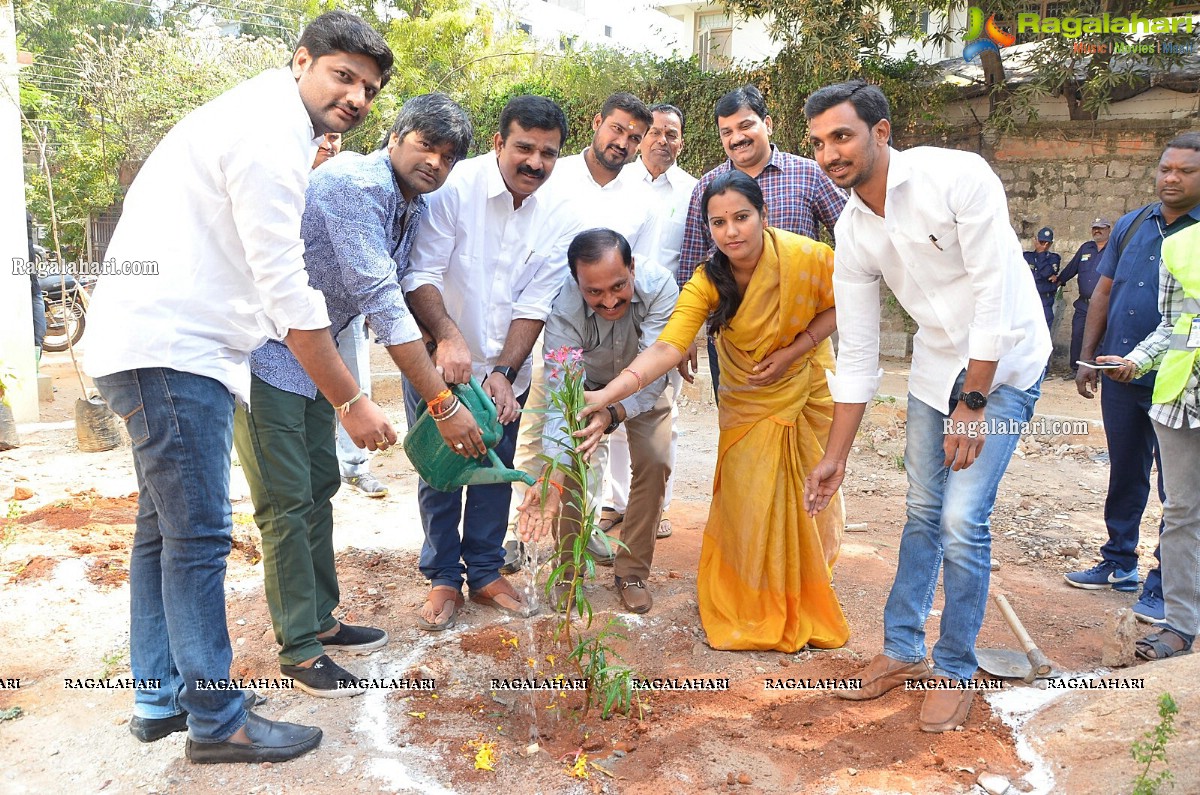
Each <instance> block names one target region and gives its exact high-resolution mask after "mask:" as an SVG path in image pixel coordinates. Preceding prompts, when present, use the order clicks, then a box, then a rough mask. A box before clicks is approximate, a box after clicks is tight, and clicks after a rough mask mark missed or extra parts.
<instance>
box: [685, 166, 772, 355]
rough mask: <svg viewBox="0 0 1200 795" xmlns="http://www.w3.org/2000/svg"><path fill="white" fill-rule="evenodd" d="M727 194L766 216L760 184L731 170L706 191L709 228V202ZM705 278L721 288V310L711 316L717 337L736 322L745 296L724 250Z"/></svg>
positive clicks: (702, 211) (706, 270)
mask: <svg viewBox="0 0 1200 795" xmlns="http://www.w3.org/2000/svg"><path fill="white" fill-rule="evenodd" d="M727 191H734V192H735V193H740V194H742V196H744V197H746V200H747V201H749V202H750V204H751V206H753V207H754V209H755V210H757V211H758V214H759V215H760V216H761V215H763V213H764V212H765V210H766V202H765V201H764V200H763V194H762V188H760V187H758V182H757V181H755V180H754V178H752V177H749V176H747V175H746V174H745V173H743V172H741V171H738V170H737V169H735V168H731V169H730V170H729V171H726V172H725V173H724V174H722V175H721V176H719V177H717V178H716V179H714V180H713V181H712V182H710V183H709V184H708V187H707V188H705V189H704V195H703V197H702V198H701V199H700V216H701V217H702V218H703V219H704V223H705V224H706V225H707V224H708V202H709V199H711V198H712V197H714V196H720V195H721V194H722V193H725V192H727ZM704 274H705V275H706V276H708V280H709V281H710V282H712V285H713V287H715V288H717V308H716V309H715V310H714V311H713V313H712V314H711V315H709V316H708V333H709V334H716V333H717V332H718V331H720V330H721V329H723V328H725V327H727V326H728V325H729V323H730V322H731V321H732V320H733V316H734V315H736V314H737V311H738V307H740V306H741V305H742V295H741V293H739V292H738V287H737V282H736V281H735V280H734V278H733V266H732V265H731V264H730V262H729V258H728V257H726V256H725V254H724V252H722V251H721V250H720V249H716V250H715V251H714V252H713V255H712V257H711V258H710V259H709V260H708V262H706V263H705V264H704Z"/></svg>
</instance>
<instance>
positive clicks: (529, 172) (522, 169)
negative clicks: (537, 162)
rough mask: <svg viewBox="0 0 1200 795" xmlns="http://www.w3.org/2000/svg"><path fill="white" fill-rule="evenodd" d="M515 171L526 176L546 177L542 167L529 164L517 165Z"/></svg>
mask: <svg viewBox="0 0 1200 795" xmlns="http://www.w3.org/2000/svg"><path fill="white" fill-rule="evenodd" d="M517 173H518V174H524V175H525V176H527V177H533V178H534V179H545V178H546V170H545V169H544V168H530V167H529V166H524V165H522V166H517Z"/></svg>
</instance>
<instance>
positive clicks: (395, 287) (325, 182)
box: [308, 174, 421, 345]
mask: <svg viewBox="0 0 1200 795" xmlns="http://www.w3.org/2000/svg"><path fill="white" fill-rule="evenodd" d="M323 176H324V175H322V174H317V175H315V176H314V178H313V185H312V189H311V190H309V202H310V204H311V205H312V206H311V207H310V208H309V210H308V212H319V213H321V215H322V216H323V219H322V220H323V221H324V225H325V230H326V234H327V235H328V236H329V242H330V245H331V247H332V250H333V252H334V258H335V260H336V264H335V266H336V267H337V268H338V270H339V271H340V274H341V281H342V284H343V285H344V286H345V288H346V291H347V292H348V293H349V294H350V296H351V297H352V298H353V299H354V302H355V303H356V304H357V306H358V308H359V311H360V313H361V314H364V315H366V316H367V320H368V322H369V323H370V326H371V331H372V332H374V334H375V336H376V338H378V340H379V341H380V342H381V343H383V344H384V345H401V344H403V343H406V342H413V341H415V340H419V339H421V331H420V329H419V328H418V327H417V322H416V320H415V319H414V318H413V316H412V313H411V312H410V311H409V309H408V304H407V303H405V301H404V291H403V290H402V289H401V288H400V280H399V278H398V277H397V272H396V262H395V260H393V259H392V256H391V253H390V251H389V248H390V234H391V229H392V226H393V224H394V222H395V220H396V219H395V217H394V215H395V210H394V208H393V207H392V206H391V204H392V200H389V197H387V196H385V195H384V192H383V190H382V189H380V188H378V187H377V186H370V187H368V188H366V189H364V188H363V186H361V185H357V184H355V182H354V180H353V179H338V178H335V177H330V178H323ZM339 176H340V175H339Z"/></svg>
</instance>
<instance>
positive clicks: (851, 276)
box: [825, 235, 883, 403]
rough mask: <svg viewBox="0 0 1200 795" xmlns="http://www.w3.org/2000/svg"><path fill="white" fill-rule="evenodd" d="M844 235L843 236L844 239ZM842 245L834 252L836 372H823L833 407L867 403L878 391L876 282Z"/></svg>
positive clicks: (880, 374)
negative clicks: (836, 337)
mask: <svg viewBox="0 0 1200 795" xmlns="http://www.w3.org/2000/svg"><path fill="white" fill-rule="evenodd" d="M845 237H846V235H843V238H845ZM848 248H849V244H846V243H843V245H842V246H840V247H838V248H837V249H836V250H835V251H834V255H833V258H834V266H833V297H834V306H836V307H837V321H838V323H837V325H838V352H837V372H836V373H832V372H830V371H829V370H826V371H825V376H826V379H827V380H828V382H829V391H830V394H831V395H832V396H833V400H834V402H836V403H868V402H870V400H871V398H873V397H875V393H876V392H878V391H879V384H880V383H881V382H882V381H883V369H882V368H881V367H880V366H879V282H880V276H879V274H877V273H871V272H868V271H866V270H864V269H862V268H860V267H858V264H857V263H856V262H855V261H854V260H853V259H852V257H851V256H850V254H849V253H848V251H847V249H848Z"/></svg>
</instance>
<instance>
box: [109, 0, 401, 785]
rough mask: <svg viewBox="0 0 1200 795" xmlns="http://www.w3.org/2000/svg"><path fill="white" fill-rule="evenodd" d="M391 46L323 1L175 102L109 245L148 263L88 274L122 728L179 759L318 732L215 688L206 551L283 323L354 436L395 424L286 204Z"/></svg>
mask: <svg viewBox="0 0 1200 795" xmlns="http://www.w3.org/2000/svg"><path fill="white" fill-rule="evenodd" d="M391 65H392V53H391V50H389V49H388V47H387V44H386V43H385V42H384V40H383V38H382V37H381V36H380V35H379V34H378V33H376V32H375V31H374V30H373V29H371V28H370V26H368V25H367V24H366V23H365V22H363V21H362V20H361V19H359V18H358V17H356V16H354V15H352V14H348V13H345V12H342V11H334V12H330V13H328V14H324V15H322V16H320V17H318V18H317V19H316V20H314V21H313V23H312V24H311V25H309V27H308V28H307V29H306V30H305V31H304V33H303V34H302V35H301V37H300V42H299V45H298V47H297V49H296V51H295V53H294V54H293V56H292V63H291V67H290V69H289V68H284V69H277V70H272V71H269V72H264V73H263V74H261V75H259V76H258V77H256V78H254V79H252V80H248V81H246V82H245V83H242V84H241V85H239V86H237V87H236V88H234V89H232V90H230V91H228V92H226V93H225V94H222V95H221V96H219V97H217V98H216V99H214V100H212V101H211V102H209V103H208V104H206V105H204V106H202V107H200V108H199V109H197V110H195V111H193V112H192V113H191V114H189V115H188V116H187V117H185V118H184V119H183V120H182V121H181V122H179V124H177V125H175V127H174V128H173V129H172V130H171V132H169V133H168V134H167V136H166V137H165V138H164V139H163V140H162V142H161V143H160V144H159V145H158V147H157V148H156V149H155V151H154V152H153V154H151V156H150V158H149V159H148V160H147V161H146V164H145V166H144V167H143V168H142V170H141V173H140V174H139V175H138V178H137V180H135V182H134V183H133V186H132V187H131V188H130V190H129V193H128V195H127V196H126V199H125V207H124V212H123V213H122V216H121V221H120V223H119V224H118V226H117V229H116V232H115V233H114V235H113V239H112V243H111V244H110V247H109V254H110V255H111V256H113V257H115V258H117V259H118V260H142V261H147V260H149V261H155V262H157V263H158V266H159V271H158V272H159V274H160V275H159V276H158V277H157V278H154V279H145V278H143V277H138V276H105V277H104V278H102V279H101V280H100V282H99V284H98V286H97V288H96V294H95V297H94V298H93V299H92V306H91V310H90V312H89V315H88V327H89V330H88V333H89V335H90V336H89V340H91V345H90V346H89V351H88V358H87V362H86V370H87V372H88V374H89V375H91V376H92V377H94V378H95V380H96V385H97V386H98V387H99V389H100V392H101V394H102V395H103V396H104V399H105V400H106V401H107V402H108V404H109V406H110V407H111V408H112V409H113V411H115V412H116V413H117V414H119V415H120V416H121V417H122V418H124V420H125V424H126V428H127V429H128V430H129V435H130V437H131V439H132V440H133V460H134V467H135V471H136V472H137V479H138V495H139V496H138V518H137V530H136V533H135V535H134V546H133V553H132V558H131V561H130V572H129V584H130V662H131V665H132V668H133V675H134V677H135V678H136V679H139V680H146V681H147V682H148V683H151V684H157V685H158V686H157V687H147V688H145V689H140V690H138V691H137V693H136V694H135V697H134V717H133V719H132V720H131V721H130V724H129V728H130V731H131V732H132V733H133V734H134V736H135V737H137V738H138V739H139V740H142V741H143V742H150V741H153V740H157V739H159V738H161V737H165V736H167V735H168V734H171V733H173V732H177V731H183V730H184V729H188V730H189V733H188V740H187V743H186V745H185V754H186V756H187V757H188V758H189V759H191V760H192V761H193V762H267V761H270V762H278V761H284V760H287V759H292V758H294V757H296V756H299V755H300V754H303V753H305V752H307V751H309V750H311V749H313V748H315V747H316V746H317V745H318V744H319V743H320V741H321V730H320V729H317V728H313V727H307V726H297V725H295V724H290V723H281V722H276V721H270V720H267V719H265V718H262V717H259V716H257V715H255V714H254V713H252V712H248V711H247V709H246V707H247V706H249V705H250V704H252V703H253V700H254V696H253V694H244V693H242V692H241V691H239V690H237V689H236V685H232V686H231V685H230V679H229V673H230V663H231V661H232V656H233V655H232V649H231V647H230V643H229V631H228V628H227V626H226V623H225V591H224V580H225V558H226V557H227V556H228V554H229V549H230V544H231V532H232V521H231V518H230V517H231V514H230V510H229V471H230V449H231V447H232V435H233V408H234V401H235V399H237V400H240V401H242V402H246V401H248V399H249V387H250V367H249V361H248V360H249V355H250V352H251V351H253V350H254V349H255V348H257V347H258V346H259V345H261V344H262V343H263V342H264V341H266V340H267V339H268V338H269V337H274V338H279V339H283V340H284V341H285V342H286V343H287V344H288V347H289V348H291V350H292V351H293V352H294V353H295V354H296V356H297V358H298V359H299V360H300V361H301V362H302V363H303V365H304V367H305V369H306V370H307V371H308V373H309V374H310V376H311V377H312V379H313V381H314V382H316V384H317V386H318V388H319V389H320V390H321V392H323V393H324V394H325V395H326V396H327V397H328V398H329V401H330V402H331V403H333V404H335V405H338V406H340V407H341V412H340V413H341V415H342V422H343V424H344V426H345V427H346V429H347V431H349V433H350V435H351V438H353V439H354V440H355V443H356V444H359V445H365V446H368V447H370V448H371V449H379V448H383V447H386V446H387V445H389V444H391V443H393V442H395V439H396V435H395V432H394V431H393V429H392V427H391V425H390V424H389V423H388V421H387V419H386V417H384V415H383V413H382V412H381V411H380V410H379V408H378V407H376V406H375V405H374V404H373V403H371V402H370V400H366V399H362V396H361V394H360V393H359V390H358V386H357V385H356V384H355V382H354V378H353V377H352V376H351V375H350V373H349V372H348V371H347V370H346V367H345V366H344V365H343V364H342V361H341V359H340V358H339V357H338V354H337V350H336V349H335V348H334V344H333V338H332V336H331V335H330V333H329V318H328V315H327V314H326V311H325V301H324V299H323V298H322V296H321V294H320V293H319V292H317V291H316V290H313V289H311V288H310V287H309V286H308V277H307V275H306V274H305V272H304V260H303V252H304V245H303V243H302V242H301V240H300V215H301V212H302V211H303V208H304V190H305V186H306V185H307V183H308V173H309V169H310V166H311V164H312V162H313V156H314V155H315V154H316V151H317V144H318V142H319V141H320V140H321V139H322V137H323V136H324V134H325V133H328V132H345V131H347V130H349V129H351V128H353V127H354V126H356V125H357V124H358V123H359V122H361V121H362V120H363V118H365V116H366V114H367V111H368V110H369V108H370V105H371V102H372V100H373V99H374V98H375V95H376V94H377V93H378V92H379V90H380V89H381V88H382V87H383V85H384V84H385V83H386V82H387V79H388V77H389V76H390V70H391Z"/></svg>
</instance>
